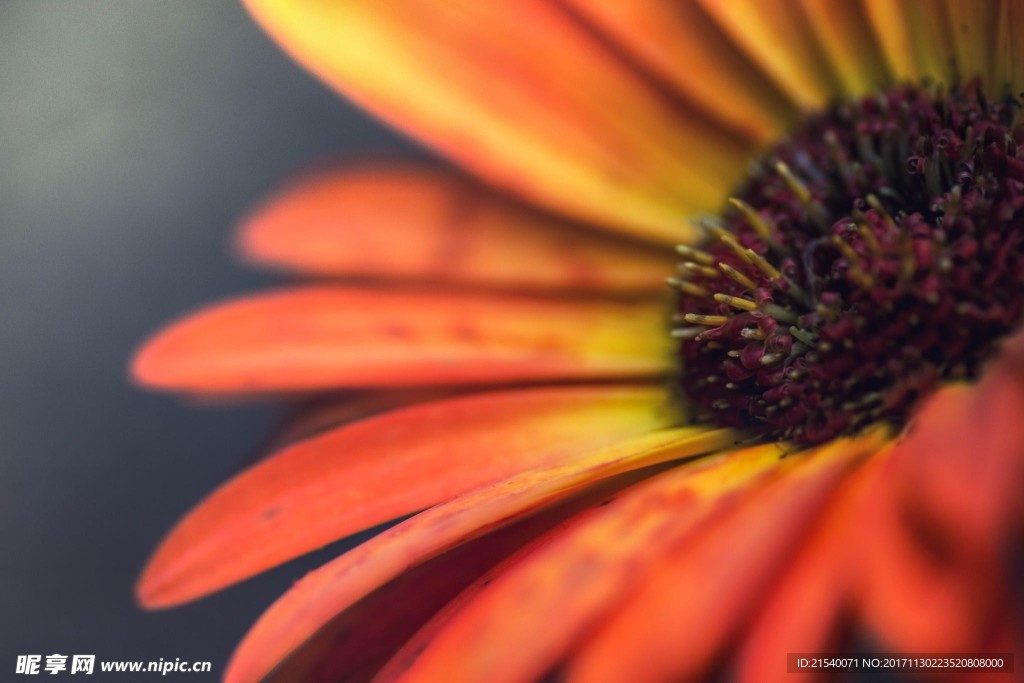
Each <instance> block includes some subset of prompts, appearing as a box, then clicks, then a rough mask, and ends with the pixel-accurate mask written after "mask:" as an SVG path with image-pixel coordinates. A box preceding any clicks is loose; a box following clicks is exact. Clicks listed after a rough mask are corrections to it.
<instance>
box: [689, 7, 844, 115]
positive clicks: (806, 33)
mask: <svg viewBox="0 0 1024 683" xmlns="http://www.w3.org/2000/svg"><path fill="white" fill-rule="evenodd" d="M698 2H699V3H700V5H701V6H702V7H703V8H704V9H705V10H707V12H708V14H710V15H711V16H712V17H714V19H715V20H716V21H717V22H718V24H719V25H720V26H721V27H722V30H724V31H725V32H726V33H728V34H729V35H730V36H732V38H733V39H734V40H735V41H736V44H737V45H739V46H740V47H741V48H742V49H743V50H745V51H746V52H747V54H748V55H750V57H751V59H753V60H754V61H755V62H757V63H758V64H759V65H760V66H761V68H763V69H764V71H765V72H766V73H768V74H769V76H770V77H771V78H773V79H774V80H775V82H776V83H778V84H779V86H780V87H782V88H783V89H784V90H785V91H786V92H787V93H788V94H789V95H790V97H792V98H793V100H794V101H795V102H796V103H797V104H799V105H800V106H801V107H805V108H816V107H820V106H822V105H823V104H825V102H826V100H827V99H828V98H829V97H830V96H834V95H838V94H839V93H840V87H839V82H838V80H837V79H836V76H835V74H833V73H832V72H831V70H830V69H829V64H828V59H827V58H826V56H825V54H824V52H823V50H822V48H821V45H820V44H819V43H818V40H817V38H816V37H815V34H814V28H813V26H812V25H811V23H810V22H809V21H808V19H807V16H806V15H805V14H804V12H803V9H802V8H801V6H800V5H799V4H798V3H796V2H764V0H728V1H727V2H723V1H722V0H698Z"/></svg>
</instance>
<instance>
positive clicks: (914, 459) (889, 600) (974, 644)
mask: <svg viewBox="0 0 1024 683" xmlns="http://www.w3.org/2000/svg"><path fill="white" fill-rule="evenodd" d="M1022 414H1024V373H1022V372H1021V369H1020V367H1019V366H1015V365H1014V362H1013V361H1012V360H1010V361H1008V362H1007V361H1002V360H1000V361H997V362H995V363H994V364H993V367H992V368H990V369H989V370H988V371H987V372H986V374H985V375H984V377H983V378H982V380H981V382H980V383H979V384H978V385H977V386H973V387H966V386H959V387H951V388H948V389H945V390H943V391H942V392H940V393H938V394H937V395H936V396H935V397H933V398H932V399H931V400H930V401H929V402H928V404H926V406H925V407H924V408H923V409H922V411H921V413H920V415H919V416H918V418H917V421H916V423H915V424H913V425H912V428H911V431H910V433H909V435H908V436H907V437H906V438H905V439H904V440H903V441H902V442H901V443H900V444H899V445H898V446H897V448H896V449H895V451H894V453H893V457H892V462H891V463H889V471H888V472H887V476H886V477H885V478H884V479H883V480H882V481H881V482H880V484H879V485H878V486H877V487H876V491H874V493H873V498H872V501H871V504H870V506H868V509H867V510H866V511H865V513H864V515H863V516H864V517H865V521H866V527H867V528H869V529H871V536H870V541H871V542H870V545H868V546H866V547H867V548H868V551H867V552H866V553H865V558H864V564H865V567H866V572H867V575H866V580H865V585H864V587H863V591H862V596H861V597H862V602H863V609H864V612H865V614H866V618H867V619H868V621H869V623H870V624H871V626H872V627H873V628H874V629H875V631H876V632H877V633H878V634H880V635H881V637H882V638H884V639H885V641H886V642H887V643H890V644H892V645H894V646H895V648H896V649H900V650H903V651H908V652H909V651H923V650H922V648H927V649H928V651H933V652H939V651H948V652H971V651H975V650H977V649H978V647H979V646H980V645H981V644H982V641H983V640H984V639H985V638H986V637H987V634H988V633H989V631H990V630H991V629H992V628H993V627H994V624H995V622H996V620H998V618H999V616H1000V615H999V610H1000V607H1001V605H1002V603H1003V601H1004V600H1005V581H1006V572H1007V571H1008V570H1009V569H1008V567H1007V566H1006V565H1005V556H1004V554H1005V551H1006V547H1005V546H1006V543H1007V539H1009V538H1016V537H1017V534H1019V520H1020V519H1021V516H1022V513H1024V504H1022V501H1021V499H1020V490H1021V488H1022V486H1024V423H1022V421H1021V419H1020V417H1021V415H1022Z"/></svg>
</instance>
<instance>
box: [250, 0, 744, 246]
mask: <svg viewBox="0 0 1024 683" xmlns="http://www.w3.org/2000/svg"><path fill="white" fill-rule="evenodd" d="M247 4H248V6H249V8H250V10H251V12H252V13H253V15H254V16H255V17H256V19H257V20H258V21H259V22H260V23H261V24H262V25H263V26H264V27H265V28H266V29H267V30H268V31H269V32H270V34H271V35H272V36H273V37H275V38H276V39H277V40H278V41H279V42H280V43H281V44H282V45H283V46H284V47H285V48H286V49H287V50H288V51H289V52H290V53H291V54H292V55H293V56H294V57H295V58H296V59H298V61H299V62H301V63H302V64H303V65H305V66H306V67H308V68H309V69H310V70H312V71H313V72H314V73H316V74H317V75H318V76H320V77H321V78H323V79H324V80H325V81H327V82H328V83H329V84H331V85H333V86H335V87H336V88H338V89H339V90H340V91H342V92H343V93H345V94H346V95H348V96H349V97H351V98H352V99H353V100H355V101H356V102H358V103H359V104H361V105H363V106H365V107H366V108H368V109H369V110H371V111H372V112H374V113H376V114H377V115H379V116H381V117H383V118H384V119H386V120H387V121H390V122H392V123H394V124H395V125H397V126H398V127H400V128H402V129H403V130H405V131H407V132H409V133H411V134H413V135H415V136H417V137H419V138H420V139H422V140H424V141H425V142H427V143H428V144H430V145H432V146H433V147H435V148H436V149H438V150H440V151H441V152H442V153H444V154H446V155H448V156H449V157H451V158H452V159H454V160H456V161H457V162H459V163H461V164H463V165H465V166H466V167H467V168H469V169H470V170H472V171H474V172H475V173H477V174H479V175H481V176H483V177H484V178H486V179H487V180H489V181H491V182H493V183H496V184H498V185H501V186H503V187H505V188H507V189H510V190H512V191H514V192H518V193H519V194H521V195H522V196H524V197H527V198H529V199H531V200H534V201H537V202H539V203H542V204H544V205H546V206H548V207H551V208H553V209H556V210H559V211H563V212H566V213H569V214H571V215H574V216H577V217H579V218H583V219H587V220H590V221H594V222H596V223H600V224H608V225H611V226H614V227H616V228H618V229H621V230H625V231H628V232H631V233H633V234H637V235H642V236H646V237H650V238H652V239H656V240H661V241H666V240H668V241H674V240H679V239H685V238H687V229H686V228H685V227H684V225H683V219H684V218H685V217H686V216H687V215H688V214H690V213H692V212H693V211H695V210H705V209H716V208H718V206H719V205H720V204H721V202H722V201H723V199H724V195H725V193H726V191H727V189H728V188H729V187H731V186H732V185H733V184H734V183H735V182H736V181H737V180H738V178H739V174H740V172H741V171H742V169H743V167H744V164H745V159H746V156H747V154H748V153H749V152H750V150H751V144H750V141H748V140H744V139H743V138H742V136H740V135H737V134H736V133H735V131H730V130H729V129H728V128H726V127H724V126H722V125H720V124H719V122H717V121H714V120H711V119H709V118H708V117H706V116H705V115H704V114H702V113H701V112H699V111H696V110H694V109H692V108H688V107H686V106H685V105H684V104H683V103H681V102H680V101H679V100H678V99H674V98H672V97H669V96H667V94H666V93H665V92H663V91H661V90H659V89H658V88H657V87H656V86H655V85H654V84H652V83H651V82H650V80H649V79H648V78H647V76H646V75H645V74H643V73H641V72H638V71H637V70H635V69H633V68H631V67H630V66H628V65H627V64H626V63H625V62H623V61H622V60H621V59H620V58H619V57H618V55H616V54H615V53H614V52H613V51H611V50H609V49H608V48H607V46H606V45H605V44H604V43H603V42H602V41H601V40H600V39H599V38H597V37H596V36H594V35H593V34H592V33H591V32H589V31H588V30H586V28H585V27H584V26H582V25H581V23H580V22H579V21H578V20H577V19H576V18H574V17H573V16H572V15H571V14H570V13H568V12H566V11H565V10H564V9H562V8H560V7H559V6H558V5H557V4H556V3H549V2H544V1H543V0H522V1H521V2H516V3H504V2H478V1H477V0H448V1H446V2H439V3H422V2H376V1H372V0H353V1H350V2H335V1H333V0H248V3H247Z"/></svg>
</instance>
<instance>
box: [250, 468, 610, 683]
mask: <svg viewBox="0 0 1024 683" xmlns="http://www.w3.org/2000/svg"><path fill="white" fill-rule="evenodd" d="M627 481H628V480H627ZM626 485H627V484H626V483H622V482H619V481H618V480H616V481H615V482H609V483H608V485H606V486H599V487H597V488H596V489H595V490H593V491H588V492H587V493H586V495H583V496H578V497H577V498H575V499H573V500H571V501H569V502H567V503H565V504H562V505H558V506H555V507H554V508H552V509H550V510H545V511H544V512H542V513H540V514H537V515H534V516H532V517H529V518H527V519H525V520H523V521H521V522H518V523H516V524H513V525H511V526H508V527H506V528H504V529H499V530H498V531H495V532H494V533H491V534H487V535H485V536H483V537H482V538H479V539H476V540H475V541H471V542H469V543H466V544H464V545H462V546H459V547H458V548H453V549H452V550H451V551H449V552H447V553H444V554H443V555H440V556H439V557H436V558H434V559H433V560H430V561H428V562H425V563H424V564H421V565H419V566H417V567H413V568H412V569H410V570H409V571H407V572H405V573H404V574H402V575H401V576H399V577H398V578H396V579H395V580H394V581H391V582H389V583H387V584H386V585H384V586H382V587H381V588H379V589H377V590H376V591H374V592H373V593H371V594H369V595H367V596H366V597H365V598H363V599H362V600H360V601H359V602H357V603H355V604H354V605H353V606H352V607H350V608H349V609H347V610H345V611H344V612H342V613H341V614H340V615H339V616H338V617H336V618H334V619H333V620H331V622H330V623H329V624H327V625H326V626H325V627H324V628H323V629H321V630H320V631H318V632H317V634H316V635H315V636H314V637H313V638H311V639H309V640H308V641H306V642H305V643H303V644H302V646H301V647H300V648H299V649H298V650H297V651H296V652H295V653H294V654H292V655H291V656H290V657H288V659H286V660H285V661H284V662H283V663H282V664H281V665H280V666H278V667H276V668H275V669H274V672H273V674H272V676H271V677H270V680H271V681H282V682H283V683H290V682H292V681H339V680H345V681H355V680H369V679H370V677H371V676H373V675H374V673H375V672H376V671H377V670H378V669H380V668H381V667H382V666H383V665H384V664H385V662H387V661H389V660H390V659H393V658H394V657H395V656H396V652H398V651H399V649H400V648H401V649H402V650H405V647H406V645H405V644H406V642H407V641H408V640H409V639H410V638H411V637H412V636H413V635H414V634H418V631H417V629H418V628H419V627H420V626H421V625H422V624H425V623H427V622H428V621H431V622H432V621H433V617H434V615H435V614H436V613H438V612H439V611H442V610H444V609H446V605H447V604H449V603H450V602H451V601H452V600H453V599H456V598H457V596H461V595H462V592H464V591H465V588H464V587H465V586H467V585H470V584H473V583H474V582H476V581H477V580H478V579H479V577H481V575H484V576H488V575H490V574H491V573H492V572H493V571H495V569H496V567H495V565H498V566H501V565H504V564H506V562H507V561H508V559H511V558H510V557H509V556H510V555H511V556H512V557H516V556H518V555H519V554H520V553H522V552H525V551H526V548H522V546H523V545H524V544H527V547H530V546H532V544H531V543H530V541H531V540H533V539H534V538H535V537H537V536H538V535H539V534H541V533H543V532H544V531H546V530H548V529H550V528H551V527H553V526H556V525H559V526H560V525H567V524H570V525H571V524H572V523H573V520H574V519H575V515H576V513H578V512H579V511H580V510H582V509H586V508H588V507H594V506H598V505H605V504H606V503H607V502H608V501H609V500H613V499H614V498H615V496H616V493H615V490H616V488H621V487H623V486H626ZM567 517H569V519H568V520H567V519H566V518H567ZM506 558H508V559H506ZM484 572H487V573H486V574H485V573H484ZM397 656H401V655H400V654H399V655H397Z"/></svg>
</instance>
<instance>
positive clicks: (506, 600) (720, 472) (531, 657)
mask: <svg viewBox="0 0 1024 683" xmlns="http://www.w3.org/2000/svg"><path fill="white" fill-rule="evenodd" d="M781 453H782V451H781V449H780V448H779V447H778V446H777V445H774V444H773V445H767V446H761V447H757V448H751V449H748V450H745V451H740V452H737V453H734V454H732V455H731V456H729V457H727V458H717V459H708V460H707V461H706V462H703V463H696V464H695V465H694V466H691V467H680V468H675V469H673V470H670V471H668V472H666V473H664V474H661V475H658V476H657V477H655V478H654V479H652V480H650V481H647V482H643V483H641V484H638V485H637V486H635V487H633V488H632V489H629V490H627V491H625V492H623V494H622V495H620V496H619V497H618V499H617V500H616V501H615V502H613V503H611V504H609V505H607V506H604V507H601V508H599V509H596V510H593V511H591V513H590V514H589V515H588V516H587V518H586V519H584V520H577V523H575V524H574V525H573V526H572V527H570V528H565V529H563V528H559V529H555V530H554V531H552V532H551V533H550V534H548V535H547V536H546V537H545V539H544V540H545V541H546V543H545V544H544V546H543V547H542V548H540V549H538V550H537V551H536V552H534V553H532V554H531V555H530V556H529V557H524V558H523V559H522V560H521V561H520V562H519V563H518V564H516V565H513V566H509V567H506V568H505V570H504V571H503V573H502V574H501V575H499V576H496V577H492V579H493V580H492V581H490V582H489V585H488V586H487V588H486V590H482V591H481V590H480V589H479V587H473V588H471V589H470V590H471V591H475V592H476V595H475V598H474V599H470V600H468V601H463V603H464V604H463V606H462V608H461V609H460V610H458V612H457V614H454V615H449V618H448V619H447V623H446V624H445V625H444V626H443V627H441V628H440V629H439V632H437V633H434V634H433V638H432V640H430V641H424V640H422V639H419V638H417V639H416V640H415V641H414V642H413V643H410V645H409V646H406V647H405V648H403V650H404V651H405V652H406V656H404V657H402V656H400V657H398V658H396V659H398V660H399V661H396V662H393V663H392V664H390V665H389V667H388V670H386V672H385V673H387V675H385V676H382V677H381V678H379V679H378V681H377V683H380V680H381V679H383V680H387V681H392V680H401V681H417V683H428V682H430V681H437V682H440V683H454V682H455V681H489V682H490V683H515V682H528V681H534V680H540V679H541V678H542V677H543V675H544V673H546V672H547V671H548V670H549V669H551V668H552V667H553V666H554V665H555V664H557V663H558V661H559V660H560V659H561V658H562V657H564V656H565V654H566V652H567V650H568V649H569V648H571V647H572V646H573V645H574V644H575V643H576V642H577V641H578V639H580V638H581V637H583V635H584V634H585V633H586V632H587V631H589V629H590V628H592V627H593V625H594V624H595V623H597V620H598V619H600V617H601V616H602V615H603V614H605V613H606V612H607V611H608V610H609V609H611V608H612V607H613V606H614V605H616V604H617V603H618V601H619V600H621V599H622V597H623V596H624V595H625V594H626V593H627V592H628V591H629V590H630V589H632V588H635V587H636V585H637V583H638V582H640V581H642V580H643V577H644V575H645V572H646V571H647V570H648V568H649V567H651V566H652V565H654V564H656V563H657V562H658V560H659V559H660V558H662V557H663V556H664V555H665V554H666V553H668V552H669V551H670V549H671V548H672V547H673V546H674V545H676V544H678V543H679V542H680V540H681V539H683V538H685V537H687V536H688V535H690V534H692V533H693V532H694V530H695V529H696V528H699V525H700V524H701V523H705V522H707V520H708V519H709V518H713V517H714V515H715V514H716V513H719V514H720V513H721V511H722V510H724V509H729V508H730V507H731V506H734V505H735V504H736V503H737V498H738V493H739V492H741V491H744V490H746V489H749V488H750V487H751V485H752V484H753V483H754V482H757V481H761V480H762V479H764V478H765V475H767V474H769V473H774V472H776V471H778V470H780V469H781V470H785V469H788V467H789V466H790V465H791V464H792V462H793V460H785V459H782V458H781V457H780V455H781ZM460 599H461V596H460ZM537 634H543V637H537ZM509 643H518V646H517V647H515V648H509V646H508V644H509Z"/></svg>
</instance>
